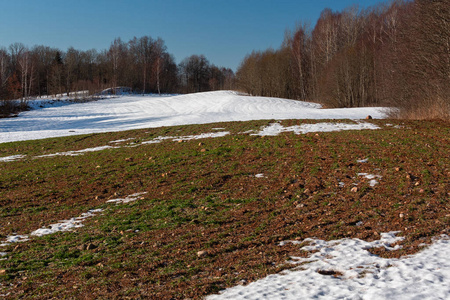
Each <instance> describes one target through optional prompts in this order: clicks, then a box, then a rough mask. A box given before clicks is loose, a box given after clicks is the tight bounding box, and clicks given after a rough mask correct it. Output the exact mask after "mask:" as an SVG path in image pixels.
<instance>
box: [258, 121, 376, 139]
mask: <svg viewBox="0 0 450 300" xmlns="http://www.w3.org/2000/svg"><path fill="white" fill-rule="evenodd" d="M363 129H380V127H378V126H376V125H374V124H372V123H364V122H360V123H358V124H345V123H317V124H302V125H295V126H288V127H284V126H282V125H281V124H279V123H272V124H270V125H269V126H266V127H264V128H263V129H261V131H260V132H258V133H254V134H252V135H259V136H275V135H278V134H280V133H282V132H294V133H295V134H305V133H309V132H331V131H341V130H363Z"/></svg>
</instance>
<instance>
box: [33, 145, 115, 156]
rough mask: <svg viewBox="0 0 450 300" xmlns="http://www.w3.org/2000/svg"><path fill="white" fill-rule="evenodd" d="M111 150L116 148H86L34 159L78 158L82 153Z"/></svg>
mask: <svg viewBox="0 0 450 300" xmlns="http://www.w3.org/2000/svg"><path fill="white" fill-rule="evenodd" d="M113 148H117V147H112V146H100V147H94V148H87V149H83V150H77V151H67V152H59V153H53V154H45V155H39V156H35V158H42V157H53V156H78V155H83V154H84V153H87V152H97V151H103V150H106V149H113Z"/></svg>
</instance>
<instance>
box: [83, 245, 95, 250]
mask: <svg viewBox="0 0 450 300" xmlns="http://www.w3.org/2000/svg"><path fill="white" fill-rule="evenodd" d="M95 248H97V246H95V245H94V244H88V245H87V246H86V250H93V249H95Z"/></svg>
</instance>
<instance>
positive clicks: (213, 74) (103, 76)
mask: <svg viewBox="0 0 450 300" xmlns="http://www.w3.org/2000/svg"><path fill="white" fill-rule="evenodd" d="M118 86H126V87H130V88H131V89H132V90H133V91H134V92H136V93H191V92H203V91H210V90H219V89H233V88H234V72H233V71H232V70H231V69H228V68H223V67H217V66H215V65H214V64H211V63H210V62H209V61H208V59H207V58H206V57H205V56H203V55H192V56H190V57H187V58H185V59H184V60H183V61H182V62H181V63H180V64H179V65H177V64H176V63H175V59H174V57H173V55H171V54H170V53H169V52H168V51H167V47H166V45H165V43H164V41H163V40H162V39H161V38H157V39H153V38H152V37H150V36H143V37H140V38H136V37H134V38H133V39H131V40H130V41H128V42H124V41H122V40H121V39H120V38H117V39H115V40H114V41H113V42H112V43H111V45H110V47H109V49H107V50H103V51H100V52H99V51H97V50H95V49H92V50H87V51H80V50H76V49H74V48H73V47H71V48H69V49H68V50H67V51H61V50H60V49H57V48H51V47H47V46H42V45H37V46H34V47H32V48H29V47H27V46H25V45H24V44H22V43H14V44H12V45H10V46H9V47H8V48H5V47H0V113H1V112H2V111H3V114H6V113H7V112H10V111H12V110H14V109H16V107H14V105H15V104H16V103H17V101H9V100H13V99H15V100H16V99H20V100H21V105H23V106H24V105H26V101H27V99H29V98H30V97H40V96H44V95H62V94H67V95H72V94H71V93H72V92H76V91H88V92H87V93H86V94H88V95H95V94H97V93H99V92H101V91H102V90H104V89H106V88H114V87H118Z"/></svg>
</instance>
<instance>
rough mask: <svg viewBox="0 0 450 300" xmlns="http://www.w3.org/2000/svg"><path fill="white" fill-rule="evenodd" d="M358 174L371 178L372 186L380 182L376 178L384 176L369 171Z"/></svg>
mask: <svg viewBox="0 0 450 300" xmlns="http://www.w3.org/2000/svg"><path fill="white" fill-rule="evenodd" d="M358 176H364V177H365V178H367V179H369V180H370V181H369V184H370V186H371V187H374V186H375V185H377V184H378V181H377V180H376V179H375V178H379V179H381V178H383V176H380V175H373V174H367V173H358Z"/></svg>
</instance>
